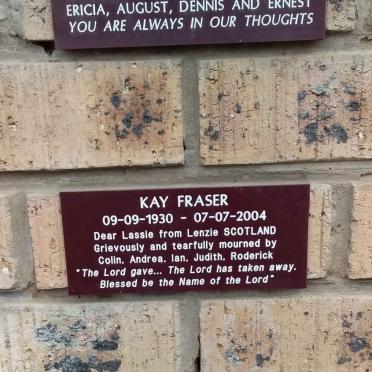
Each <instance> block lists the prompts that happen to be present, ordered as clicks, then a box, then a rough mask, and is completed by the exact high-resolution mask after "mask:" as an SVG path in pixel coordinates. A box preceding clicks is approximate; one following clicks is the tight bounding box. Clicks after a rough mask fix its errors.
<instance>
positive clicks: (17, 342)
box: [0, 0, 372, 372]
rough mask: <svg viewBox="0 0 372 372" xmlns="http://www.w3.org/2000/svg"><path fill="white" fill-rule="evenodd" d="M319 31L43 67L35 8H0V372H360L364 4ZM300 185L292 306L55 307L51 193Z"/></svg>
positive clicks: (369, 189) (73, 59)
mask: <svg viewBox="0 0 372 372" xmlns="http://www.w3.org/2000/svg"><path fill="white" fill-rule="evenodd" d="M327 30H328V31H327V37H326V39H325V40H324V41H319V42H297V43H281V44H259V45H241V46H205V47H182V48H147V49H137V50H136V49H130V50H124V49H123V50H91V51H74V52H71V51H70V52H68V51H57V50H53V43H52V41H53V30H52V20H51V10H50V2H49V0H29V1H21V0H0V371H4V372H8V371H9V372H13V371H32V372H34V371H84V372H85V371H131V372H132V371H138V372H143V371H152V372H153V371H155V372H157V371H159V372H168V371H169V372H170V371H177V372H194V371H195V372H196V371H203V372H218V371H221V372H222V371H234V372H235V371H255V372H257V371H270V372H274V371H278V372H279V371H283V372H287V371H293V372H299V371H314V372H323V371H324V372H333V371H335V372H336V371H337V372H339V371H341V372H342V371H358V372H359V371H360V372H367V371H372V313H371V308H372V172H371V166H372V104H371V102H372V75H371V74H372V72H371V63H372V3H371V4H370V1H369V0H337V1H335V0H328V3H327ZM66 77H68V78H66ZM149 113H151V115H152V117H156V118H158V119H157V120H156V121H155V122H152V121H151V120H144V118H145V116H148V114H149ZM128 115H130V117H133V118H135V120H134V121H135V122H138V123H140V124H137V125H134V126H131V127H129V128H128V127H126V126H125V125H124V122H123V118H125V117H128ZM297 183H310V185H311V203H310V220H309V238H308V241H309V264H308V279H309V280H308V288H307V289H306V290H295V291H285V290H283V291H272V292H267V291H265V292H259V291H240V292H233V293H230V292H215V293H203V294H200V293H186V294H182V295H181V294H175V295H157V296H155V295H146V296H141V295H119V296H106V297H104V298H102V297H100V298H99V297H95V296H89V297H83V298H75V297H69V296H68V295H67V289H66V287H67V279H66V262H65V256H64V243H63V232H62V225H61V212H60V201H59V196H58V195H59V192H61V191H66V190H68V191H75V190H76V191H77V190H79V191H80V190H107V189H125V188H141V187H144V186H152V187H154V188H156V187H161V186H162V185H164V184H167V186H169V187H172V186H179V185H185V186H217V185H222V184H223V185H266V184H297Z"/></svg>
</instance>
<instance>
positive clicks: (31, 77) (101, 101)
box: [0, 61, 183, 171]
mask: <svg viewBox="0 0 372 372" xmlns="http://www.w3.org/2000/svg"><path fill="white" fill-rule="evenodd" d="M0 102H1V104H2V110H0V147H1V148H2V153H1V155H0V170H7V171H12V170H37V169H73V168H92V167H109V166H133V165H164V164H179V163H182V161H183V144H182V134H183V130H182V123H181V118H180V116H181V115H180V113H181V107H180V104H181V98H180V67H179V65H178V63H177V62H174V61H173V62H172V63H170V62H157V61H152V62H143V63H141V62H139V63H129V62H124V63H114V62H97V63H94V62H87V63H30V64H19V63H9V64H8V63H2V64H0Z"/></svg>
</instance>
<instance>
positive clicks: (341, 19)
mask: <svg viewBox="0 0 372 372" xmlns="http://www.w3.org/2000/svg"><path fill="white" fill-rule="evenodd" d="M355 22H356V0H343V1H342V0H341V1H340V0H327V30H328V31H331V32H337V31H352V30H354V29H355Z"/></svg>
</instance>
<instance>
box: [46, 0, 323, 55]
mask: <svg viewBox="0 0 372 372" xmlns="http://www.w3.org/2000/svg"><path fill="white" fill-rule="evenodd" d="M52 4H53V19H54V31H55V43H56V48H57V49H85V48H118V47H119V48H122V47H143V46H168V45H196V44H228V43H249V42H271V41H294V40H319V39H323V38H324V36H325V0H140V1H139V0H128V1H119V0H52Z"/></svg>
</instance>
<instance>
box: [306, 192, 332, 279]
mask: <svg viewBox="0 0 372 372" xmlns="http://www.w3.org/2000/svg"><path fill="white" fill-rule="evenodd" d="M331 198H332V189H331V186H327V185H313V186H312V187H311V192H310V213H309V256H308V258H309V262H308V278H309V279H317V278H324V277H325V276H326V274H327V268H328V264H329V255H330V248H331V217H332V199H331Z"/></svg>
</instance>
